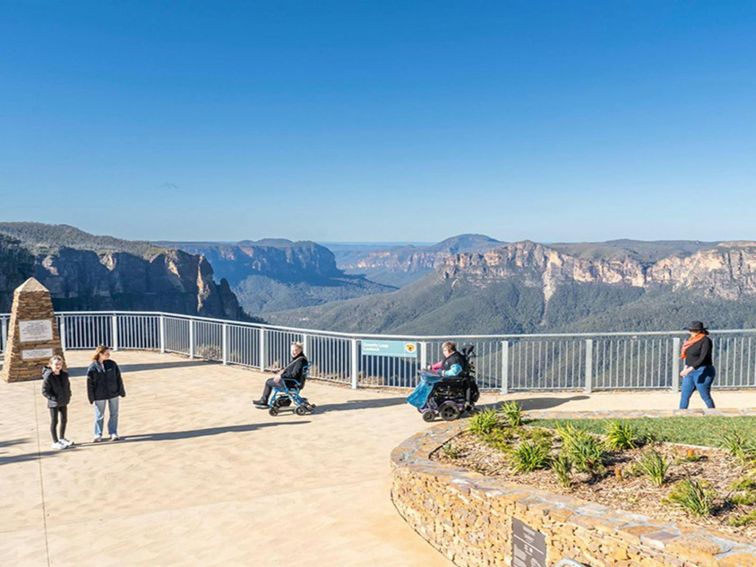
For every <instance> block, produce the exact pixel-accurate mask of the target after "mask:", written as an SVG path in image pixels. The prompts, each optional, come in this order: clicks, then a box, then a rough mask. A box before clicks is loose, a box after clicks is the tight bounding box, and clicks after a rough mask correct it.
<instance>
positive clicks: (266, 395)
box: [260, 378, 298, 404]
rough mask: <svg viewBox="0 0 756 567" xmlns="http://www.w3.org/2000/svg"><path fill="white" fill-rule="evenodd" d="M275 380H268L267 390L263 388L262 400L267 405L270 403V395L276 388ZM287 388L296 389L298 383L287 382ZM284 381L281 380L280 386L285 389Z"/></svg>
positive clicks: (266, 383)
mask: <svg viewBox="0 0 756 567" xmlns="http://www.w3.org/2000/svg"><path fill="white" fill-rule="evenodd" d="M274 380H275V378H268V379H267V380H266V381H265V388H263V393H262V398H260V399H261V400H262V401H263V402H265V403H266V404H267V403H268V398H270V393H271V392H272V391H273V388H275V387H276V383H275V381H274ZM285 382H286V386H287V387H289V388H293V387H295V386H296V385H297V384H298V382H297V381H296V380H285ZM283 385H284V380H281V382H280V383H279V384H278V386H280V387H283Z"/></svg>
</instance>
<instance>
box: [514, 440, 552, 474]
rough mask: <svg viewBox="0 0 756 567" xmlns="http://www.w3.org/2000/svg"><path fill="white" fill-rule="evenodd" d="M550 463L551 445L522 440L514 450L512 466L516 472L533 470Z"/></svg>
mask: <svg viewBox="0 0 756 567" xmlns="http://www.w3.org/2000/svg"><path fill="white" fill-rule="evenodd" d="M548 464H549V447H548V445H544V444H543V443H533V442H532V441H522V442H521V443H520V444H519V445H517V447H516V448H515V449H514V451H512V468H513V469H514V471H515V472H518V473H524V472H532V471H534V470H536V469H543V468H546V466H547V465H548Z"/></svg>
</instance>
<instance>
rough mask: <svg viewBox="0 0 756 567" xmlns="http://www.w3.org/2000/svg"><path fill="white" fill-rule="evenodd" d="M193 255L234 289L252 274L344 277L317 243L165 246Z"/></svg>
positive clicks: (299, 278)
mask: <svg viewBox="0 0 756 567" xmlns="http://www.w3.org/2000/svg"><path fill="white" fill-rule="evenodd" d="M165 244H167V245H170V246H171V247H175V248H179V249H181V250H184V251H186V252H189V253H192V254H202V255H203V256H205V257H206V258H207V259H208V260H209V261H210V263H211V264H212V265H213V267H214V268H215V270H216V271H217V272H218V273H219V274H222V275H223V277H224V278H226V279H228V280H229V282H230V283H231V284H232V285H235V284H237V283H239V282H241V281H242V280H243V279H245V278H246V277H247V276H249V275H251V274H255V275H259V276H267V277H270V278H274V279H277V280H281V281H312V280H315V279H318V278H331V277H340V276H342V275H343V274H342V272H341V270H339V269H338V268H337V267H336V260H335V258H334V256H333V254H332V253H331V251H330V250H328V249H327V248H325V247H323V246H320V245H319V244H315V243H314V242H291V241H288V240H260V241H256V242H254V241H242V242H238V243H233V244H222V243H215V242H208V243H201V242H170V243H165Z"/></svg>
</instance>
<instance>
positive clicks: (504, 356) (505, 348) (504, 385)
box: [501, 341, 509, 394]
mask: <svg viewBox="0 0 756 567" xmlns="http://www.w3.org/2000/svg"><path fill="white" fill-rule="evenodd" d="M501 393H502V394H508V393H509V341H501Z"/></svg>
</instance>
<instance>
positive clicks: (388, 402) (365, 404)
mask: <svg viewBox="0 0 756 567" xmlns="http://www.w3.org/2000/svg"><path fill="white" fill-rule="evenodd" d="M406 401H407V398H406V397H401V398H379V399H374V400H349V401H347V402H342V403H339V404H324V405H317V403H316V406H315V411H314V412H313V413H327V412H331V411H351V410H361V409H378V408H387V407H390V406H398V405H400V404H403V403H406Z"/></svg>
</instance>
